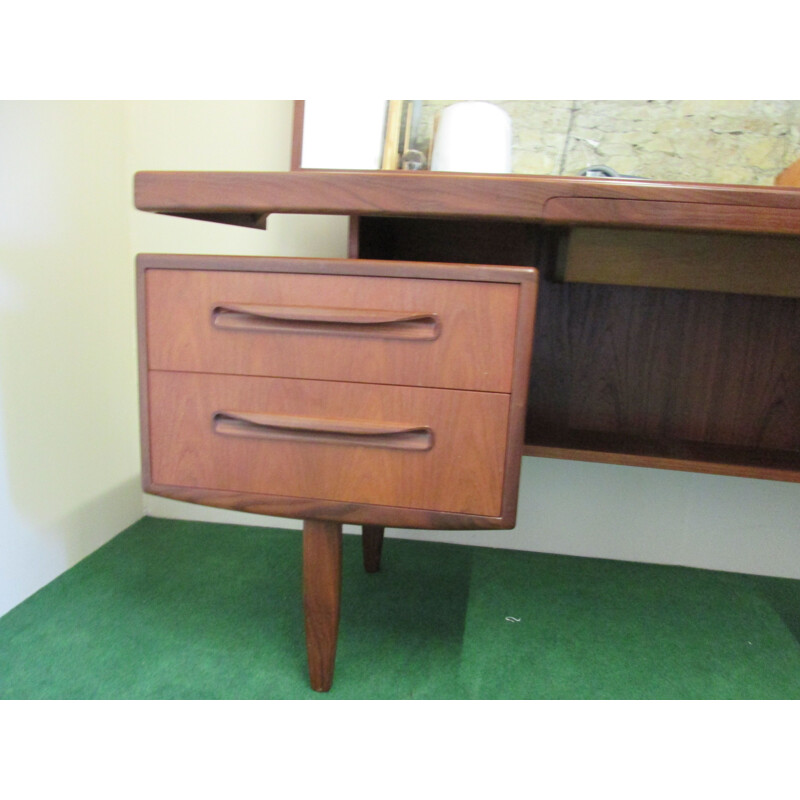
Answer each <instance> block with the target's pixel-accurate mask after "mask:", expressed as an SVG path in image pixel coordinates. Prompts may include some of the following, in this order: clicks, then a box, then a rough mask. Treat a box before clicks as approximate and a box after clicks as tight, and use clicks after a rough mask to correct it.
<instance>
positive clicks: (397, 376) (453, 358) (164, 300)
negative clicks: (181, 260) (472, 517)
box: [145, 269, 519, 393]
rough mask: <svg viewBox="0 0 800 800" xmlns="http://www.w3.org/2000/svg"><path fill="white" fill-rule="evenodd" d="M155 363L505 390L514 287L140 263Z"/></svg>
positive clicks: (508, 384) (192, 368)
mask: <svg viewBox="0 0 800 800" xmlns="http://www.w3.org/2000/svg"><path fill="white" fill-rule="evenodd" d="M145 295H146V296H145V302H146V315H147V355H148V366H149V368H150V369H159V370H179V371H190V372H214V373H229V374H238V375H264V376H276V377H288V378H318V379H326V380H340V381H358V382H368V383H387V384H400V385H409V386H430V387H441V388H456V389H475V390H482V391H494V392H506V393H507V392H510V391H511V376H512V365H513V356H514V339H515V333H516V324H517V305H518V298H519V285H517V284H513V283H491V282H484V281H460V280H431V279H426V278H400V277H375V276H362V275H329V274H323V275H320V274H304V273H282V272H263V273H262V272H235V271H214V270H208V271H206V270H202V269H189V270H183V269H147V270H146V272H145Z"/></svg>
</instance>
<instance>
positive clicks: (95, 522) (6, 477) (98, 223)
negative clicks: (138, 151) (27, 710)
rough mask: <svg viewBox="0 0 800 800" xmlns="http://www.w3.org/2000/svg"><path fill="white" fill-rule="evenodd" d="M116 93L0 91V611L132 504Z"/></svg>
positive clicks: (129, 300)
mask: <svg viewBox="0 0 800 800" xmlns="http://www.w3.org/2000/svg"><path fill="white" fill-rule="evenodd" d="M123 112H124V109H123V106H122V105H121V104H119V103H102V102H101V103H94V102H87V103H61V102H44V103H40V102H31V103H25V102H3V103H0V176H1V177H0V613H4V612H5V611H7V610H8V609H9V608H11V607H12V606H14V605H16V604H17V603H18V602H20V601H21V600H23V599H24V598H25V597H27V596H28V595H29V594H31V593H32V592H34V591H35V590H36V589H38V588H40V587H41V586H43V585H44V584H45V583H47V582H49V581H50V580H52V579H53V578H55V577H56V576H57V575H58V574H60V573H61V572H63V571H64V570H65V569H67V568H68V567H70V566H71V565H72V564H74V563H75V562H77V561H78V560H79V559H81V558H82V557H84V556H85V555H87V554H88V553H90V552H91V551H92V550H94V549H96V548H97V547H98V546H99V545H101V544H102V543H103V542H105V541H106V540H108V539H109V538H110V537H111V536H113V535H114V534H116V533H117V532H118V531H120V530H121V529H123V528H124V527H126V526H127V525H129V524H130V523H132V522H134V521H135V520H136V519H138V518H139V517H140V516H141V507H142V504H141V492H140V486H139V477H138V473H139V468H138V447H137V442H136V438H135V432H136V428H137V425H138V416H137V411H136V398H135V395H136V354H135V345H136V338H135V335H134V303H133V287H134V283H133V278H132V271H131V266H130V262H129V251H128V221H127V220H128V212H127V208H128V205H129V203H130V192H129V190H128V188H127V183H128V180H127V176H126V175H125V171H124V155H123V154H124V141H125V117H124V113H123Z"/></svg>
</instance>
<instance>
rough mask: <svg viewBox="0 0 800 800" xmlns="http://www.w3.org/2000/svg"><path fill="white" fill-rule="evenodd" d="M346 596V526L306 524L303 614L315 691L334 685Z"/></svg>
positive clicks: (319, 523)
mask: <svg viewBox="0 0 800 800" xmlns="http://www.w3.org/2000/svg"><path fill="white" fill-rule="evenodd" d="M341 597H342V526H341V525H340V524H339V523H336V522H322V521H319V520H307V521H306V522H305V523H304V524H303V612H304V617H305V628H306V652H307V655H308V676H309V682H310V683H311V688H312V689H313V690H314V691H315V692H327V691H329V690H330V688H331V685H332V684H333V671H334V664H335V661H336V644H337V640H338V636H339V617H340V607H341Z"/></svg>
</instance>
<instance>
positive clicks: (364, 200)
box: [134, 170, 800, 235]
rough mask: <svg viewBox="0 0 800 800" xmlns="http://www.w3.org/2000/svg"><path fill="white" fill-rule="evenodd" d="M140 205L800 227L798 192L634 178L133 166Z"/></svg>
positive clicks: (244, 214) (223, 217) (253, 217)
mask: <svg viewBox="0 0 800 800" xmlns="http://www.w3.org/2000/svg"><path fill="white" fill-rule="evenodd" d="M134 196H135V204H136V207H137V208H138V209H140V210H143V211H153V212H157V213H166V214H175V215H181V216H195V217H197V218H200V219H216V220H217V221H220V222H232V223H234V224H252V225H260V226H262V227H263V225H264V224H265V223H264V220H265V218H266V215H268V214H271V213H299V214H338V215H342V214H346V215H373V214H377V215H382V216H414V217H437V218H447V217H451V218H452V217H460V218H475V219H494V220H510V221H514V220H515V221H533V222H535V221H540V222H553V223H558V224H564V225H576V224H586V223H594V224H601V225H621V226H626V227H658V228H671V229H684V230H730V231H750V232H765V233H784V234H795V235H797V234H798V233H800V192H798V191H797V190H796V189H794V188H784V187H774V186H759V187H756V186H730V185H715V184H692V183H668V182H657V181H643V180H621V179H613V180H609V179H599V178H582V177H550V176H537V175H473V174H455V173H435V172H426V171H402V170H400V171H390V170H385V171H375V172H370V171H365V172H326V171H319V172H317V171H309V172H304V171H302V170H300V171H295V172H288V173H287V172H275V173H268V172H258V173H256V172H139V173H137V174H136V176H135V180H134Z"/></svg>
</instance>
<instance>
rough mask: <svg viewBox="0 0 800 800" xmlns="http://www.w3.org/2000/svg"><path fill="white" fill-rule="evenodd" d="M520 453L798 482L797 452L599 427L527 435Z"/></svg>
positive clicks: (799, 454) (799, 473)
mask: <svg viewBox="0 0 800 800" xmlns="http://www.w3.org/2000/svg"><path fill="white" fill-rule="evenodd" d="M522 452H523V455H526V456H538V457H540V458H563V459H569V460H575V461H593V462H597V463H603V464H620V465H625V466H632V467H651V468H655V469H672V470H680V471H684V472H704V473H711V474H716V475H733V476H739V477H746V478H765V479H769V480H780V481H791V482H795V483H800V451H791V450H767V449H763V448H757V447H737V446H732V445H720V444H710V443H707V442H689V441H682V440H674V439H660V440H655V439H647V438H645V437H641V436H626V435H622V434H609V433H600V432H597V431H568V432H564V431H559V432H558V434H550V435H548V434H546V433H536V434H530V435H529V437H526V442H525V446H524V447H523V451H522Z"/></svg>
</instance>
